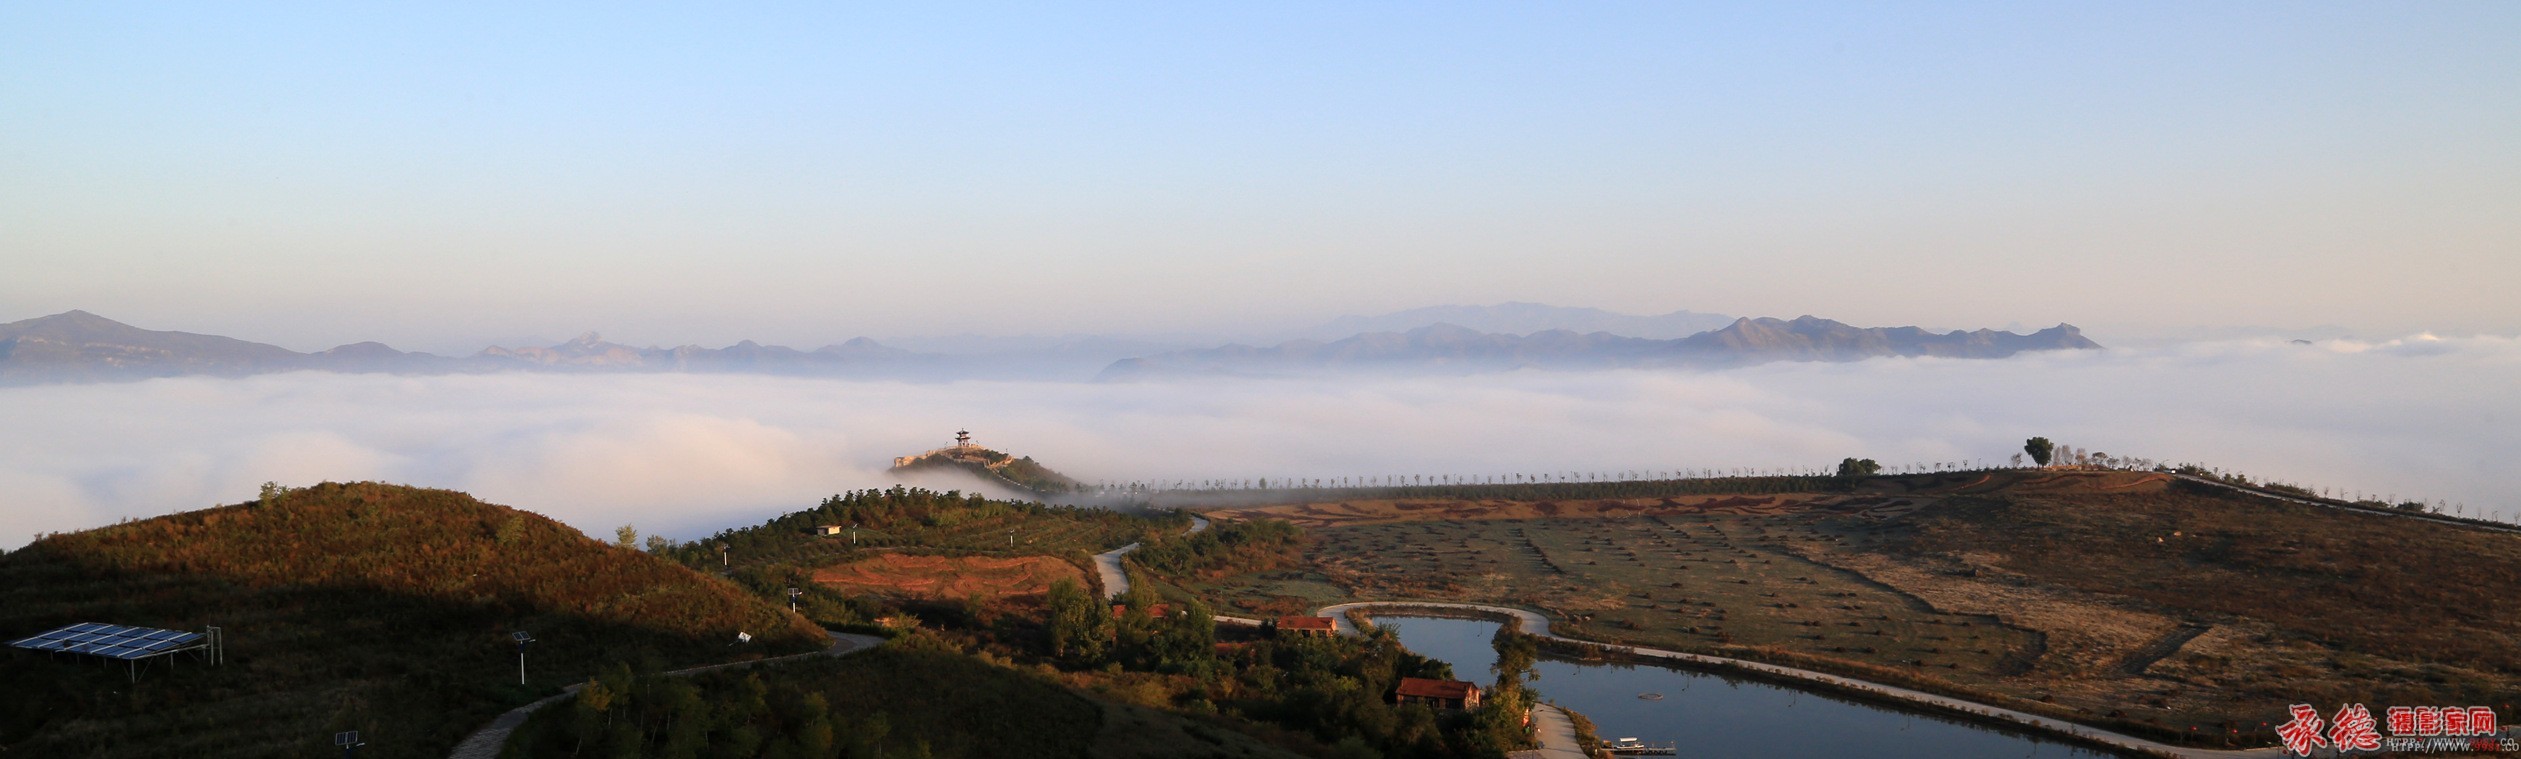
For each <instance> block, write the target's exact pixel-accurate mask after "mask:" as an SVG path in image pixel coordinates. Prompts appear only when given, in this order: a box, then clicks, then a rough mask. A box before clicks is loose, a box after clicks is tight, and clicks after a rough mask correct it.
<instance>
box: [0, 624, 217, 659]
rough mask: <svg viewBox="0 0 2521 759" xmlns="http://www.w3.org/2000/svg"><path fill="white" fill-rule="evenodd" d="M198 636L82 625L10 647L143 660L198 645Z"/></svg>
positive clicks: (127, 627)
mask: <svg viewBox="0 0 2521 759" xmlns="http://www.w3.org/2000/svg"><path fill="white" fill-rule="evenodd" d="M201 642H202V635H201V633H195V632H184V631H182V630H160V629H157V628H155V627H131V626H128V625H108V624H102V623H97V622H83V623H80V624H75V625H71V626H69V627H64V628H61V629H59V630H54V631H52V632H48V633H44V634H42V635H37V636H35V637H32V638H27V639H25V640H20V641H15V642H12V643H10V644H9V646H10V647H11V648H23V649H27V650H30V651H55V652H60V653H69V654H87V655H89V656H102V657H105V658H108V659H145V658H148V657H151V656H157V655H160V654H167V653H173V652H176V651H180V650H183V649H187V648H192V647H194V646H198V645H200V644H201Z"/></svg>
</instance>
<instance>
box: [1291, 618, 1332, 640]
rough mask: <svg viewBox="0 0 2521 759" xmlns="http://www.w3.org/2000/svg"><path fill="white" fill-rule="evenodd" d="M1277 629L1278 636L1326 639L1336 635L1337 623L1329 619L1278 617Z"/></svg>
mask: <svg viewBox="0 0 2521 759" xmlns="http://www.w3.org/2000/svg"><path fill="white" fill-rule="evenodd" d="M1277 628H1278V634H1279V635H1296V636H1305V637H1313V638H1328V637H1330V636H1332V635H1335V634H1338V632H1339V623H1337V622H1335V621H1333V620H1332V619H1331V618H1329V617H1302V616H1296V617H1279V618H1278V620H1277Z"/></svg>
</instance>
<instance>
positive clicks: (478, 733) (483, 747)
mask: <svg viewBox="0 0 2521 759" xmlns="http://www.w3.org/2000/svg"><path fill="white" fill-rule="evenodd" d="M823 632H824V634H826V635H830V636H832V647H831V648H826V649H823V650H821V651H815V652H812V653H803V654H796V655H793V656H774V657H771V658H768V659H755V660H752V661H740V662H731V663H727V664H711V665H708V666H702V667H692V668H689V669H678V670H674V671H671V672H667V673H665V675H666V676H667V677H690V676H692V675H697V674H700V673H702V672H713V671H717V670H721V669H740V668H744V667H750V666H754V665H757V664H770V663H773V662H783V661H788V660H791V659H802V658H805V657H808V656H847V655H849V654H854V653H857V652H860V651H864V650H867V649H870V648H874V647H876V646H878V645H882V644H883V643H884V639H883V638H878V637H875V636H873V635H859V634H856V633H844V632H832V631H830V630H825V631H823ZM582 687H585V685H583V684H571V685H569V686H568V687H566V688H562V689H561V692H560V694H559V695H556V696H546V697H544V698H542V699H541V700H538V701H535V702H534V703H530V704H526V705H524V706H520V707H517V708H514V709H509V710H508V711H507V712H506V713H504V714H501V715H499V717H498V718H497V719H493V720H491V721H490V724H488V725H483V726H482V728H481V729H480V730H475V731H473V734H472V735H467V736H464V742H462V743H458V744H455V750H454V751H452V752H449V753H448V754H447V759H499V751H500V749H504V748H507V746H508V736H510V735H512V734H515V733H516V729H517V728H518V727H519V726H522V725H524V724H525V719H526V718H527V717H531V716H534V713H535V712H537V711H541V710H542V708H543V707H546V706H550V705H552V704H557V703H560V702H561V701H563V700H566V699H568V698H569V697H571V696H575V695H578V689H579V688H582Z"/></svg>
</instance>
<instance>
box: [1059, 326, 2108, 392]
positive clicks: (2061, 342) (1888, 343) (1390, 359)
mask: <svg viewBox="0 0 2521 759" xmlns="http://www.w3.org/2000/svg"><path fill="white" fill-rule="evenodd" d="M2099 347H2101V346H2100V345H2099V344H2098V343H2094V342H2092V341H2091V340H2089V339H2086V338H2085V337H2084V336H2083V332H2082V331H2081V330H2078V329H2076V328H2075V327H2073V326H2072V325H2065V324H2060V325H2057V326H2055V327H2051V328H2048V329H2044V330H2040V331H2038V332H2034V333H2031V334H2028V335H2022V334H2015V333H2012V332H1999V331H1995V330H1985V329H1982V330H1977V331H1974V332H1962V331H1957V330H1956V331H1952V332H1945V333H1935V332H1928V331H1926V330H1923V329H1919V328H1916V327H1887V328H1884V327H1870V328H1868V327H1854V326H1849V325H1847V324H1843V323H1840V322H1836V321H1831V320H1829V319H1821V318H1817V317H1812V316H1805V317H1801V318H1797V319H1794V320H1792V321H1786V320H1780V319H1766V318H1763V319H1750V318H1742V319H1735V320H1733V322H1732V323H1731V324H1728V325H1725V326H1724V327H1723V328H1722V329H1715V330H1709V331H1705V332H1700V333H1698V334H1695V335H1691V336H1689V337H1685V338H1679V339H1673V340H1652V339H1646V338H1638V337H1624V336H1620V335H1614V334H1610V333H1607V332H1594V333H1591V334H1577V333H1574V332H1570V331H1566V330H1550V331H1544V332H1535V333H1532V334H1529V335H1512V334H1495V333H1483V332H1480V331H1478V330H1474V329H1470V328H1468V327H1463V326H1460V325H1454V324H1437V325H1434V326H1428V327H1421V328H1418V329H1413V330H1409V331H1407V332H1374V333H1368V334H1361V335H1355V336H1352V337H1348V338H1345V339H1341V340H1335V341H1331V342H1321V341H1317V340H1291V341H1288V342H1284V343H1280V344H1277V345H1274V346H1269V347H1255V346H1249V345H1228V346H1225V347H1222V348H1211V349H1206V350H1190V351H1173V352H1168V353H1160V354H1156V355H1152V356H1145V357H1140V358H1132V359H1126V360H1122V361H1118V362H1114V363H1113V364H1112V365H1111V366H1110V367H1107V368H1105V369H1104V371H1103V374H1102V377H1103V378H1104V379H1129V378H1137V377H1153V376H1166V375H1202V374H1205V375H1248V374H1258V375H1269V374H1306V373H1316V372H1324V371H1354V370H1369V371H1374V370H1380V371H1433V372H1480V371H1498V370H1506V369H1515V368H1521V367H1527V366H1529V367H1540V368H1550V369H1590V368H1613V367H1723V366H1743V365H1749V364H1760V363H1767V362H1770V361H1858V360H1863V359H1867V358H1877V357H1886V356H1938V357H1946V358H2004V357H2006V356H2011V355H2014V354H2016V353H2020V352H2022V351H2031V350H2076V349H2093V348H2099Z"/></svg>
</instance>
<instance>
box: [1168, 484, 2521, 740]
mask: <svg viewBox="0 0 2521 759" xmlns="http://www.w3.org/2000/svg"><path fill="white" fill-rule="evenodd" d="M1210 513H1211V514H1212V515H1214V516H1219V517H1224V518H1240V519H1264V518H1277V519H1286V520H1288V521H1291V522H1294V523H1297V524H1301V525H1305V526H1306V527H1307V528H1308V530H1309V532H1308V535H1307V541H1308V546H1307V548H1306V550H1305V552H1304V557H1303V559H1302V561H1300V562H1297V563H1295V564H1292V565H1289V566H1285V567H1283V568H1279V569H1274V570H1271V571H1263V572H1254V573H1246V574H1241V575H1234V576H1228V577H1223V578H1218V579H1212V580H1208V581H1204V582H1198V581H1189V580H1179V581H1177V582H1176V584H1177V585H1178V586H1180V587H1182V588H1183V589H1185V591H1186V592H1191V593H1195V594H1198V595H1201V596H1204V597H1206V598H1207V599H1209V600H1210V601H1211V602H1212V603H1215V604H1217V605H1218V606H1219V607H1220V609H1221V611H1225V612H1227V613H1243V614H1251V615H1266V614H1284V613H1295V612H1298V611H1303V610H1308V609H1313V608H1319V607H1320V606H1323V605H1326V604H1330V603H1337V602H1342V601H1354V600H1431V601H1462V602H1484V603H1502V604H1510V605H1516V606H1523V607H1528V608H1534V609H1538V610H1541V611H1544V612H1546V613H1548V614H1549V615H1550V616H1551V617H1552V619H1553V622H1552V624H1553V626H1554V628H1556V629H1557V630H1558V631H1559V632H1561V633H1564V634H1567V635H1570V636H1574V637H1579V638H1585V639H1590V640H1596V641H1603V642H1611V643H1626V644H1636V645H1647V646H1655V647H1661V648H1670V649H1676V650H1689V651H1700V652H1708V653H1717V654H1727V655H1734V656H1751V657H1759V658H1770V659H1790V660H1792V661H1794V662H1797V663H1801V664H1804V665H1807V666H1815V667H1819V668H1823V669H1833V670H1836V671H1841V672H1846V673H1848V674H1855V675H1858V676H1867V677H1873V678H1875V679H1883V680H1893V681H1898V682H1901V683H1904V684H1912V685H1924V686H1927V687H1930V688H1942V689H1945V690H1950V691H1956V692H1963V693H1965V694H1969V695H1972V696H1973V697H1976V698H1979V699H1980V700H1983V701H1990V702H1995V703H2000V704H2002V705H2006V706H2010V707H2014V708H2023V709H2030V710H2034V711H2042V712H2045V713H2050V714H2055V715H2058V716H2063V717H2067V718H2071V719H2078V720H2082V721H2086V722H2090V723H2093V724H2103V725H2109V726H2113V727H2115V728H2119V729H2124V730H2131V731H2136V732H2142V733H2148V734H2152V735H2157V736H2164V737H2170V736H2174V735H2187V734H2191V733H2194V734H2198V735H2205V734H2224V735H2231V736H2234V738H2235V739H2236V740H2238V739H2243V738H2248V737H2249V736H2252V735H2257V736H2258V737H2259V738H2262V739H2263V738H2267V737H2268V735H2267V734H2266V731H2265V729H2264V728H2263V727H2262V726H2261V725H2260V723H2261V722H2271V721H2272V722H2282V721H2283V718H2282V716H2281V715H2282V713H2283V709H2284V707H2285V705H2286V704H2288V703H2302V702H2304V701H2321V702H2338V703H2342V702H2350V701H2351V702H2367V703H2393V704H2401V703H2405V704H2413V703H2478V704H2484V705H2488V706H2492V707H2495V708H2497V709H2500V710H2510V709H2512V707H2513V704H2512V703H2510V702H2512V700H2513V699H2512V698H2511V694H2513V693H2521V636H2516V635H2515V634H2514V633H2513V632H2512V631H2511V629H2510V628H2509V625H2508V624H2499V623H2496V622H2494V620H2497V619H2510V618H2511V616H2510V615H2511V614H2514V613H2521V608H2515V606H2516V604H2521V601H2516V600H2515V599H2521V536H2514V535H2509V534H2501V533H2493V532H2486V531H2480V530H2473V529H2468V528H2459V527H2447V526H2442V525H2434V524H2429V523H2424V522H2419V521H2415V520H2408V519H2397V518H2392V517H2390V516H2386V515H2376V514H2365V513H2355V512H2346V511H2340V510H2336V509H2329V508H2324V507H2319V506H2309V505H2301V504H2290V503H2285V502H2281V501H2275V500H2272V499H2265V498H2257V497H2251V496H2246V495H2241V494H2235V493H2231V492H2228V491H2219V490H2214V489H2211V488H2207V487H2204V486H2197V485H2192V484H2189V483H2182V482H2177V481H2174V480H2171V479H2170V478H2168V477H2165V476H2162V475H2155V474H2146V473H2132V472H1998V473H1970V474H1950V475H1929V476H1913V477H1898V478H1889V477H1886V478H1876V479H1874V480H1870V481H1867V482H1865V483H1862V484H1861V485H1859V486H1858V487H1857V488H1855V490H1854V492H1850V493H1837V494H1824V493H1779V494H1773V495H1746V496H1733V497H1724V496H1690V497H1680V498H1661V499H1637V498H1631V499H1587V500H1575V499H1565V500H1554V501H1514V500H1493V501H1492V500H1465V499H1450V500H1447V499H1394V500H1385V501H1350V502H1339V503H1309V504H1286V505H1279V506H1269V507H1247V508H1237V509H1229V510H1217V511H1212V512H1210ZM2381 555H2388V556H2393V557H2395V558H2393V560H2391V561H2389V562H2383V563H2379V564H2369V563H2358V562H2354V561H2352V559H2353V558H2354V557H2370V556H2381ZM2507 713H2512V712H2509V711H2507Z"/></svg>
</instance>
